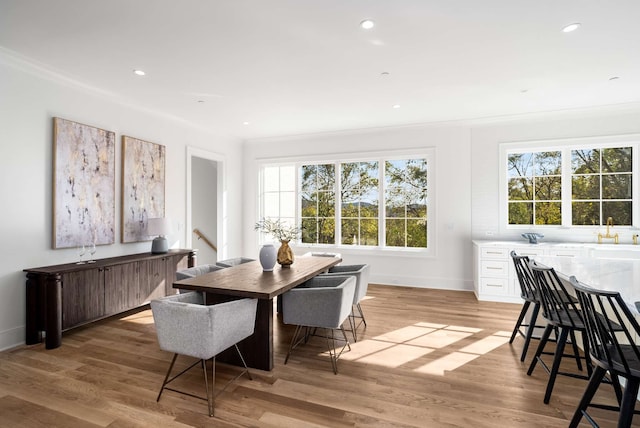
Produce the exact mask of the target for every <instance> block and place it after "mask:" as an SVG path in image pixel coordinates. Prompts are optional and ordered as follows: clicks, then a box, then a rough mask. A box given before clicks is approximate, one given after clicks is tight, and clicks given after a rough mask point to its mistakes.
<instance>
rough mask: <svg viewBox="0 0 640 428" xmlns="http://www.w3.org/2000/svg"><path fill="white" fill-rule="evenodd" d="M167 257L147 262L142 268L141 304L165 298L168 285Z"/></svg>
mask: <svg viewBox="0 0 640 428" xmlns="http://www.w3.org/2000/svg"><path fill="white" fill-rule="evenodd" d="M165 259H166V257H162V258H159V259H152V260H146V261H144V262H142V266H141V268H140V292H141V296H140V302H139V304H143V303H148V302H150V301H151V300H153V299H158V298H160V297H164V295H165V293H166V291H165V289H166V286H167V285H166V283H167V269H166V267H165Z"/></svg>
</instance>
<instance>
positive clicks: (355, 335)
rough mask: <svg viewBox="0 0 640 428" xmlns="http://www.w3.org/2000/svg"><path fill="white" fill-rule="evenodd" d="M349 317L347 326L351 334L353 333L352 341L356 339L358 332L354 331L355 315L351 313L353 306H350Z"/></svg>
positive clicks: (355, 326)
mask: <svg viewBox="0 0 640 428" xmlns="http://www.w3.org/2000/svg"><path fill="white" fill-rule="evenodd" d="M348 318H349V328H350V329H351V334H352V335H353V342H354V343H355V342H357V341H358V332H357V331H356V328H357V325H356V315H355V314H354V313H353V306H351V313H350V314H349V316H348Z"/></svg>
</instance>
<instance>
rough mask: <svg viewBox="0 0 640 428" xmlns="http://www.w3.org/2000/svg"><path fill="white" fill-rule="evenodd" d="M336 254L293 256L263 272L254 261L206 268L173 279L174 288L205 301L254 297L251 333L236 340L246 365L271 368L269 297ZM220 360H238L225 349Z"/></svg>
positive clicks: (335, 261)
mask: <svg viewBox="0 0 640 428" xmlns="http://www.w3.org/2000/svg"><path fill="white" fill-rule="evenodd" d="M341 261H342V259H340V258H338V257H320V256H305V257H297V258H296V259H295V261H294V263H293V264H292V265H291V266H290V267H288V268H283V267H281V266H280V265H276V267H275V268H274V269H273V271H272V272H264V271H263V270H262V266H261V265H260V262H258V261H252V262H248V263H243V264H240V265H237V266H232V267H229V268H224V269H220V270H217V271H214V272H209V273H206V274H203V275H199V276H196V277H194V278H189V279H183V280H180V281H176V282H174V283H173V287H174V288H179V289H182V290H193V291H201V292H204V293H206V303H207V304H215V303H220V302H224V301H229V300H233V299H238V298H245V297H248V298H253V299H258V308H257V312H256V324H255V331H254V333H253V335H251V336H249V337H248V338H246V339H245V340H243V341H242V342H240V343H239V344H238V347H239V348H240V351H241V352H242V355H243V356H244V359H245V361H246V363H247V365H248V366H249V367H252V368H256V369H260V370H272V369H273V324H274V316H273V315H274V314H273V299H274V298H275V297H277V296H279V295H281V294H283V293H285V292H287V291H288V290H290V289H292V288H293V287H295V286H297V285H300V284H302V283H303V282H305V281H307V280H308V279H311V278H313V277H314V276H316V275H318V274H320V273H322V272H326V271H328V270H329V268H331V267H333V266H335V265H337V264H338V263H340V262H341ZM217 358H218V359H219V360H221V361H226V362H230V363H233V364H239V363H240V361H239V359H238V357H237V353H235V352H231V350H227V351H225V352H223V353H222V354H221V355H219V356H218V357H217Z"/></svg>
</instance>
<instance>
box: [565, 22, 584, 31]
mask: <svg viewBox="0 0 640 428" xmlns="http://www.w3.org/2000/svg"><path fill="white" fill-rule="evenodd" d="M580 25H582V24H580V23H579V22H574V23H573V24H569V25H567V26H566V27H564V28H563V29H562V31H563V32H565V33H570V32H572V31H575V30H577V29H578V28H580Z"/></svg>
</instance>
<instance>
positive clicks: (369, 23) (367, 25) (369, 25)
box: [360, 19, 376, 30]
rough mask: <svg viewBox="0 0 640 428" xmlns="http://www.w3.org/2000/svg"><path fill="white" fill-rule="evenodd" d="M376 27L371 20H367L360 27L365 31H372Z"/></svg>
mask: <svg viewBox="0 0 640 428" xmlns="http://www.w3.org/2000/svg"><path fill="white" fill-rule="evenodd" d="M374 25H376V23H375V22H373V21H372V20H370V19H365V20H364V21H362V22H361V23H360V27H362V28H364V29H365V30H370V29H372V28H373V26H374Z"/></svg>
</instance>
